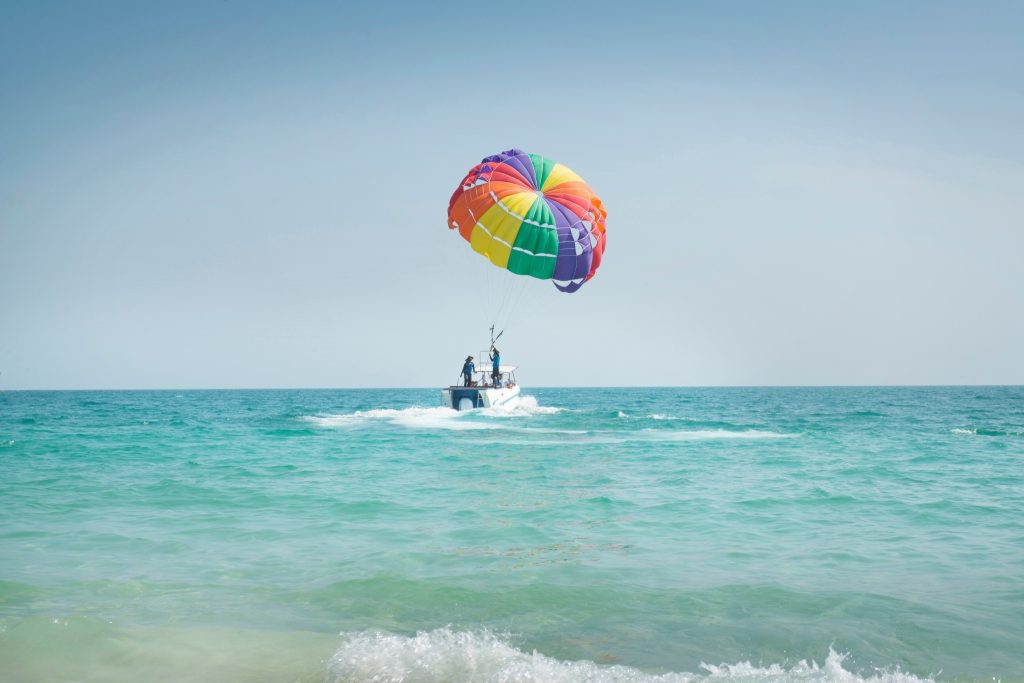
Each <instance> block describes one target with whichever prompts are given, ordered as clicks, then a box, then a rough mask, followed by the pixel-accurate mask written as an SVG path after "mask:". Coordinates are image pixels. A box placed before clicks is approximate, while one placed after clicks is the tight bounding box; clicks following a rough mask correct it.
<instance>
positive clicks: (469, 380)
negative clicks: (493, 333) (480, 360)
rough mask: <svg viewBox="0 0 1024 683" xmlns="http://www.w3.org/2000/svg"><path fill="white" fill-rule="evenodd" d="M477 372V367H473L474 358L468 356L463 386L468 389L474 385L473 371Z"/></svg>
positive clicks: (463, 374) (464, 367)
mask: <svg viewBox="0 0 1024 683" xmlns="http://www.w3.org/2000/svg"><path fill="white" fill-rule="evenodd" d="M474 370H476V366H475V365H473V356H466V362H465V364H464V365H463V366H462V379H463V384H462V386H464V387H468V386H470V385H471V384H473V371H474Z"/></svg>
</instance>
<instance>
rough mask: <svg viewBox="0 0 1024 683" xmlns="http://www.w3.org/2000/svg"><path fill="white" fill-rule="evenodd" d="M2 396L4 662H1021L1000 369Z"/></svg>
mask: <svg viewBox="0 0 1024 683" xmlns="http://www.w3.org/2000/svg"><path fill="white" fill-rule="evenodd" d="M528 393H529V394H531V395H532V398H530V399H527V400H526V401H525V405H524V407H522V408H520V409H517V410H513V411H507V412H506V411H474V412H473V413H471V414H465V413H461V414H460V413H454V412H453V411H448V410H446V409H443V408H437V407H434V406H436V404H437V403H438V401H439V392H437V391H434V390H387V391H384V390H363V391H223V392H217V391H201V392H184V391H167V392H14V393H0V671H3V672H6V673H2V674H0V678H2V680H5V681H6V680H12V681H44V680H60V679H73V680H89V681H101V680H102V681H111V680H116V681H121V680H123V681H135V680H154V679H156V680H161V679H162V680H172V679H173V680H210V681H214V680H220V681H223V680H239V681H242V680H244V681H285V680H309V681H319V680H328V681H370V680H378V681H398V680H404V681H450V680H473V681H530V680H566V681H569V680H595V681H605V680H607V681H642V680H665V681H691V680H704V679H709V680H780V681H781V680H793V681H803V680H815V681H817V680H822V681H825V680H827V681H833V680H834V681H840V680H842V681H852V680H857V679H871V680H894V681H895V680H916V679H919V678H929V677H931V678H935V679H937V680H961V679H962V680H978V681H980V680H983V679H984V680H991V679H992V678H997V679H1001V680H1024V389H1022V388H1020V387H992V388H977V387H961V388H820V389H819V388H792V389H536V390H531V391H529V392H528Z"/></svg>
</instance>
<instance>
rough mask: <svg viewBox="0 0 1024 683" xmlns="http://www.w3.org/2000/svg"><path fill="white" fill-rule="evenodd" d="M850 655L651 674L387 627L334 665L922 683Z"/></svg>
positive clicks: (396, 674) (441, 672) (434, 674)
mask: <svg viewBox="0 0 1024 683" xmlns="http://www.w3.org/2000/svg"><path fill="white" fill-rule="evenodd" d="M845 658H846V656H845V655H841V654H838V653H836V652H834V651H833V650H831V649H830V650H829V653H828V656H827V657H826V658H825V661H824V663H823V664H821V665H818V664H817V663H815V662H807V661H800V662H798V663H796V664H793V665H791V666H783V665H781V664H771V665H769V666H755V665H753V664H751V663H749V662H740V663H737V664H720V665H710V664H702V665H701V668H702V669H703V672H701V673H688V672H668V673H648V672H644V671H642V670H640V669H636V668H633V667H628V666H621V665H602V664H598V663H596V662H592V661H588V660H582V661H564V660H559V659H555V658H553V657H548V656H546V655H543V654H540V653H538V652H536V651H533V652H524V651H522V650H519V649H517V648H515V647H513V646H512V645H511V644H509V642H507V639H504V638H501V637H499V636H496V635H494V634H492V633H490V632H487V631H484V632H480V633H474V632H465V631H453V630H451V629H449V628H441V629H437V630H434V631H424V632H420V633H417V634H416V635H415V636H400V635H394V634H389V633H381V632H364V633H355V634H348V635H346V636H345V640H344V642H343V643H342V646H341V648H340V649H339V650H338V651H337V652H336V653H335V654H334V657H332V658H331V661H330V663H329V664H328V667H327V681H328V683H348V682H355V681H377V682H379V683H390V682H392V681H394V682H398V681H416V682H417V683H433V682H435V681H436V682H438V683H441V682H442V681H467V682H470V683H475V682H479V683H485V682H486V683H491V682H495V683H497V682H500V683H520V682H522V683H527V682H530V683H532V682H534V681H546V682H549V683H563V682H564V683H570V682H572V683H575V682H577V681H591V682H593V683H703V682H705V681H706V682H709V683H710V682H715V683H717V682H722V683H727V682H730V681H745V682H748V683H761V682H764V683H769V682H771V683H790V682H792V683H805V682H806V683H819V682H820V683H831V682H835V683H921V682H922V681H925V680H931V679H922V678H918V677H917V676H914V675H912V674H908V673H903V672H901V671H899V670H893V671H882V672H878V673H875V674H873V675H870V676H867V677H862V676H859V675H857V674H856V673H854V672H852V671H849V670H847V669H846V668H844V667H843V662H844V660H845Z"/></svg>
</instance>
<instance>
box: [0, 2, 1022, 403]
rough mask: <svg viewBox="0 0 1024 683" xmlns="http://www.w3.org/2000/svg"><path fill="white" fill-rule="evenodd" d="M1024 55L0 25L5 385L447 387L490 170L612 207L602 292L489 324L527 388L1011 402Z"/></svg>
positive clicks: (523, 10) (830, 29)
mask: <svg viewBox="0 0 1024 683" xmlns="http://www.w3.org/2000/svg"><path fill="white" fill-rule="evenodd" d="M1021 35H1024V3H1019V2H989V3H968V2H961V3H949V2H903V3H890V2H877V3H873V2H858V3H831V2H788V3H764V2H748V3H744V2H731V3H720V2H708V3H675V2H664V3H614V4H611V3H607V4H602V3H592V2H587V3H577V4H561V3H559V4H557V6H548V5H546V4H543V3H515V4H509V3H501V4H499V3H493V4H488V3H472V2H465V3H458V4H454V3H450V4H447V5H445V6H444V7H431V6H429V5H428V4H427V3H423V4H407V3H386V2H376V3H365V4H362V5H349V4H343V3H323V4H314V3H305V4H303V5H302V6H301V7H300V6H298V4H293V3H252V2H245V3H242V2H237V3H236V2H222V3H194V4H186V3H177V4H174V5H173V6H170V5H168V6H162V7H159V6H153V7H145V6H143V5H142V4H140V3H127V2H126V3H114V2H106V3H66V4H62V3H35V2H24V3H10V2H0V372H2V373H3V374H2V375H0V388H151V387H153V388H156V387H318V386H324V387H334V386H341V387H358V386H440V385H442V384H445V383H447V382H448V381H451V380H452V379H454V378H455V376H456V374H457V372H458V369H459V366H460V362H461V359H462V358H463V357H464V356H465V354H466V353H467V352H469V351H471V350H472V351H476V350H478V349H479V348H481V346H482V345H484V344H485V343H486V328H487V326H488V325H489V324H490V323H491V318H492V317H494V314H495V313H496V309H497V308H498V307H499V306H500V302H501V295H502V287H503V286H505V285H506V284H508V280H509V279H510V278H511V277H512V276H508V277H507V278H504V279H503V278H502V277H501V276H502V275H503V274H502V273H501V272H500V271H498V270H497V269H495V268H493V267H492V266H489V265H488V264H487V263H486V262H485V261H484V260H483V259H482V258H480V257H478V256H477V255H475V254H474V253H472V252H471V250H470V249H469V248H468V245H467V244H465V242H463V241H461V239H459V238H458V237H457V235H455V234H454V233H451V232H449V231H448V229H447V227H446V224H445V209H446V207H447V202H448V197H449V195H450V194H451V192H452V190H453V189H454V187H455V184H456V183H457V182H458V181H459V180H460V179H461V178H462V175H463V174H464V173H465V171H466V170H467V169H468V168H469V167H471V166H472V165H473V164H474V163H476V162H477V161H478V160H479V159H480V158H481V157H483V156H485V155H488V154H492V153H494V152H497V151H499V150H503V149H507V148H509V147H521V148H524V149H527V150H529V151H534V152H537V153H540V154H543V155H545V156H549V157H551V158H553V159H556V160H559V161H562V162H564V163H566V164H567V165H569V166H571V167H572V168H573V169H574V170H576V171H577V172H579V173H580V174H581V175H582V176H583V177H584V178H586V179H587V181H588V182H590V184H591V185H592V186H593V187H594V189H595V190H596V191H597V192H598V193H599V194H600V196H601V197H602V199H603V200H604V201H605V204H606V206H607V207H608V210H609V217H608V248H607V252H606V256H605V261H604V263H603V265H602V267H601V270H600V271H599V273H598V275H597V277H596V278H595V279H594V280H593V281H591V282H590V283H588V284H587V285H586V286H585V287H584V288H583V289H582V290H581V291H580V292H578V293H576V294H572V295H565V294H562V293H560V292H557V291H556V290H555V289H554V287H552V286H551V285H550V284H548V283H543V282H540V281H527V282H525V284H523V285H522V286H521V288H520V290H517V292H515V293H516V294H517V296H518V298H517V299H516V300H517V302H518V305H517V306H516V307H515V308H514V310H512V311H511V312H510V311H508V310H506V311H504V312H503V313H502V315H501V316H500V317H501V318H502V319H501V320H499V321H498V322H499V324H506V325H507V328H508V331H507V332H506V334H505V338H504V340H503V341H504V342H505V345H504V349H503V351H504V353H505V357H506V358H507V359H508V360H509V361H510V362H515V363H518V364H519V365H520V366H521V367H522V371H521V373H520V379H521V380H522V382H523V383H524V384H525V385H527V386H536V385H631V384H632V385H646V384H670V385H717V384H725V385H734V384H742V385H751V384H903V383H909V384H944V383H1024V352H1022V349H1024V303H1022V302H1024V264H1022V260H1024V135H1022V134H1021V124H1020V121H1022V120H1024V41H1022V40H1021ZM495 289H496V291H495ZM508 308H509V307H508V306H506V309H508Z"/></svg>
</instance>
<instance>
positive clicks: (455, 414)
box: [303, 406, 497, 430]
mask: <svg viewBox="0 0 1024 683" xmlns="http://www.w3.org/2000/svg"><path fill="white" fill-rule="evenodd" d="M468 414H469V413H460V412H459V411H457V410H452V409H451V408H445V407H443V406H438V407H436V408H402V409H398V408H378V409H376V410H357V411H356V412H354V413H345V414H340V415H307V416H306V417H304V418H303V419H304V420H306V421H307V422H312V423H313V424H315V425H318V426H320V427H358V426H362V425H367V424H372V423H375V422H376V423H380V422H385V423H389V424H394V425H399V426H402V427H410V428H413V429H455V430H468V429H494V428H496V427H497V425H490V424H487V423H486V422H479V421H470V420H465V419H460V418H464V417H465V416H466V415H468Z"/></svg>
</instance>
